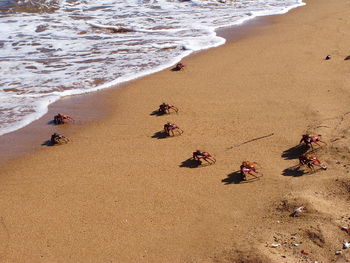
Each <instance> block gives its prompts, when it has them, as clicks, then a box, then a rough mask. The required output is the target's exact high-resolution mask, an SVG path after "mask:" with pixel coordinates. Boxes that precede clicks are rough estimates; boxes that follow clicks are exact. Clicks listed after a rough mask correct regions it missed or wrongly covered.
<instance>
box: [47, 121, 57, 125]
mask: <svg viewBox="0 0 350 263" xmlns="http://www.w3.org/2000/svg"><path fill="white" fill-rule="evenodd" d="M47 124H48V125H57V124H56V123H55V121H54V120H51V121H48V122H47Z"/></svg>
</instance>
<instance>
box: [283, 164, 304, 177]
mask: <svg viewBox="0 0 350 263" xmlns="http://www.w3.org/2000/svg"><path fill="white" fill-rule="evenodd" d="M282 174H283V176H292V177H300V176H303V175H305V174H307V173H306V172H305V171H304V170H303V169H301V167H300V166H299V165H294V166H292V167H289V168H286V169H284V170H283V172H282Z"/></svg>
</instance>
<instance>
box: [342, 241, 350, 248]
mask: <svg viewBox="0 0 350 263" xmlns="http://www.w3.org/2000/svg"><path fill="white" fill-rule="evenodd" d="M349 247H350V242H347V241H345V242H344V243H343V249H347V248H349Z"/></svg>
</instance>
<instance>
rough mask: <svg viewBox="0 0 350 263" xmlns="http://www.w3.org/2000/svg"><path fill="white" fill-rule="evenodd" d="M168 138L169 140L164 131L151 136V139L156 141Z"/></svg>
mask: <svg viewBox="0 0 350 263" xmlns="http://www.w3.org/2000/svg"><path fill="white" fill-rule="evenodd" d="M168 137H169V138H170V137H171V136H169V135H168V134H167V133H166V132H165V131H159V132H156V133H155V134H153V135H152V138H156V139H165V138H168Z"/></svg>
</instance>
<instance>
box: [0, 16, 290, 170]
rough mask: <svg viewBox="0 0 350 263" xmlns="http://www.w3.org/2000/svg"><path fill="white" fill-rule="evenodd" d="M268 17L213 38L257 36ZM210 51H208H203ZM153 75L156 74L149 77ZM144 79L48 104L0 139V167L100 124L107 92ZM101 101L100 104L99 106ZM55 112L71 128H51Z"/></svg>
mask: <svg viewBox="0 0 350 263" xmlns="http://www.w3.org/2000/svg"><path fill="white" fill-rule="evenodd" d="M282 15H283V14H282ZM271 16H275V15H271ZM271 16H262V17H255V18H254V19H251V20H248V21H246V22H245V23H243V24H239V25H234V26H230V27H225V28H219V29H218V30H217V35H218V36H220V37H223V38H225V39H226V43H225V44H227V43H231V42H233V41H239V40H240V39H242V38H245V37H249V35H251V34H257V33H258V30H259V28H260V27H262V26H265V25H268V24H269V23H270V22H269V17H271ZM277 16H279V15H277ZM213 48H217V47H213ZM211 49H212V48H210V49H207V50H211ZM207 50H200V51H197V52H194V53H192V54H190V55H189V56H187V57H185V58H184V59H188V58H191V57H192V56H197V55H200V54H201V52H205V51H207ZM167 70H170V68H168V69H164V70H163V71H167ZM157 73H158V72H156V73H152V74H157ZM148 76H149V75H146V76H143V77H140V78H136V79H133V80H130V81H127V82H123V83H120V84H118V85H116V86H113V87H110V88H106V89H101V90H98V91H93V92H89V93H85V94H78V95H71V96H67V97H63V98H61V99H59V100H58V101H56V102H54V103H53V104H50V105H49V107H48V112H47V113H46V114H44V116H42V117H40V118H39V119H37V120H35V121H33V122H31V123H30V124H28V125H27V126H25V127H23V128H20V129H18V130H15V131H13V132H10V133H6V134H4V135H1V136H0V164H4V163H6V161H8V160H13V159H16V158H20V157H21V156H26V155H28V154H34V153H35V152H36V151H39V150H40V149H42V148H43V145H42V144H43V143H45V141H46V140H47V139H48V138H49V137H50V135H51V134H52V133H53V132H56V131H61V130H62V132H63V133H64V132H67V131H68V133H74V132H77V131H78V130H79V129H84V125H87V126H88V125H89V123H91V122H96V121H99V120H101V118H106V117H107V116H108V115H109V114H110V113H111V111H113V110H114V109H113V105H109V106H106V105H104V102H105V101H107V98H108V97H109V95H110V94H111V92H113V91H114V90H116V89H123V88H127V87H128V85H129V84H130V83H132V82H134V81H137V80H139V79H143V78H147V77H148ZM101 101H104V102H103V103H100V102H101ZM96 103H97V104H96ZM90 105H93V106H94V108H92V107H91V106H90ZM95 107H96V108H95ZM59 112H60V113H64V114H69V115H71V116H73V117H74V118H75V119H77V123H75V124H74V125H71V124H70V125H65V126H55V125H52V123H51V124H50V121H51V120H52V119H53V116H54V115H56V114H57V113H59ZM76 124H78V125H76Z"/></svg>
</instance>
